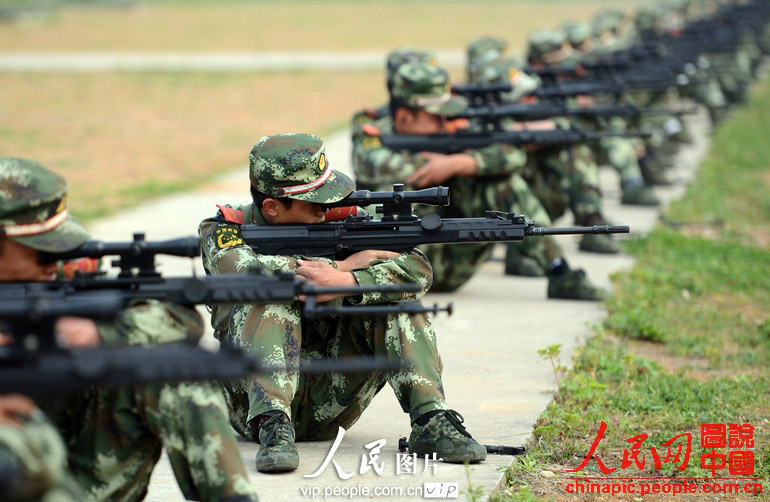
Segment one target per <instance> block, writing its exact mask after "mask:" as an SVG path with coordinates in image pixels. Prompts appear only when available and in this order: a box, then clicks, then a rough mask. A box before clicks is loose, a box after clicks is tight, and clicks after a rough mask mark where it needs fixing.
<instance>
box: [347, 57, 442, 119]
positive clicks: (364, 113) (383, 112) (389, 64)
mask: <svg viewBox="0 0 770 502" xmlns="http://www.w3.org/2000/svg"><path fill="white" fill-rule="evenodd" d="M406 63H426V64H430V65H434V66H436V65H438V62H437V60H436V54H435V53H434V52H433V51H431V50H429V49H423V48H420V47H402V48H400V49H395V50H392V51H391V52H390V53H389V54H388V57H387V58H386V59H385V85H386V87H387V90H388V94H390V88H391V87H392V85H393V79H394V78H395V76H396V71H397V70H398V69H399V68H400V67H401V65H403V64H406ZM389 114H390V109H389V105H388V103H385V104H383V105H380V106H378V107H377V108H364V109H363V110H359V111H358V112H356V113H354V114H353V119H352V120H351V125H352V131H353V132H354V133H355V131H356V130H358V128H359V127H361V126H362V125H363V124H370V123H372V122H374V121H375V120H377V119H380V118H382V117H386V116H387V115H389Z"/></svg>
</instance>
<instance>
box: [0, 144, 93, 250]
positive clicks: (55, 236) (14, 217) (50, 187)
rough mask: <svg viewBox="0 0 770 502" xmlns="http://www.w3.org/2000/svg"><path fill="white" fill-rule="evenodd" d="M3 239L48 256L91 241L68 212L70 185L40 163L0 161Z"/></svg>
mask: <svg viewBox="0 0 770 502" xmlns="http://www.w3.org/2000/svg"><path fill="white" fill-rule="evenodd" d="M0 235H1V236H3V237H6V238H8V239H10V240H12V241H15V242H18V243H19V244H23V245H24V246H27V247H30V248H32V249H36V250H38V251H43V252H46V253H63V252H65V251H71V250H73V249H75V248H77V247H78V246H80V245H81V244H83V243H84V242H86V241H87V240H89V239H90V234H89V233H88V231H87V230H86V229H85V228H84V227H83V225H81V224H80V222H79V221H77V220H76V219H75V218H74V217H73V216H71V215H70V214H69V212H68V210H67V181H66V180H65V179H64V177H62V176H61V175H59V174H56V173H54V172H52V171H49V170H48V169H46V168H44V167H43V166H41V165H40V164H38V163H37V162H33V161H31V160H27V159H20V158H14V157H6V158H0Z"/></svg>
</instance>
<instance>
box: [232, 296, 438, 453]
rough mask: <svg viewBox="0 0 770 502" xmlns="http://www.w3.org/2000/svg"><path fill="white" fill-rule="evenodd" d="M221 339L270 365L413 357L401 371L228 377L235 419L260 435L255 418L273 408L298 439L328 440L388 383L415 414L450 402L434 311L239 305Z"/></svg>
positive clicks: (239, 427)
mask: <svg viewBox="0 0 770 502" xmlns="http://www.w3.org/2000/svg"><path fill="white" fill-rule="evenodd" d="M220 341H222V342H224V343H231V344H235V345H239V346H240V347H241V348H242V349H243V350H245V351H246V352H248V353H249V354H251V355H253V356H254V357H256V358H257V359H258V360H259V362H260V363H261V364H264V365H266V366H273V367H275V366H278V367H283V366H285V365H289V366H295V367H296V366H297V365H298V364H299V362H300V360H301V359H302V360H318V359H342V358H349V357H360V356H377V357H387V358H393V359H400V358H402V357H404V358H409V361H410V364H409V366H408V368H405V369H402V370H400V371H398V372H391V373H388V372H382V371H373V372H370V373H357V374H352V373H340V372H329V373H323V374H319V375H308V374H304V373H302V374H299V373H298V372H296V371H294V372H275V373H265V374H256V375H253V376H252V377H251V378H249V379H248V380H241V381H237V382H233V383H228V384H225V385H224V387H225V394H226V399H227V401H228V407H229V409H230V421H231V424H232V426H233V428H235V430H236V431H238V432H239V433H240V434H241V435H243V436H245V437H247V438H249V439H251V440H253V441H256V440H257V436H256V430H255V429H254V428H252V427H250V426H249V422H250V421H252V420H253V419H255V418H256V417H257V416H258V415H260V414H262V413H265V412H267V411H270V410H280V411H283V412H284V413H286V414H287V415H288V416H289V417H291V419H292V422H293V423H294V426H295V431H296V437H297V439H298V440H325V439H332V438H334V437H335V436H336V435H337V431H338V428H339V427H343V428H345V429H347V428H349V427H351V426H352V425H353V424H354V423H355V422H356V421H357V420H358V419H359V417H360V416H361V414H362V413H363V411H364V409H366V407H367V406H368V405H369V403H370V402H371V401H372V399H373V398H374V396H375V394H377V392H379V391H380V389H382V388H383V387H384V386H385V384H386V383H389V384H390V386H391V387H392V388H393V390H394V391H395V394H396V398H397V399H398V401H399V403H400V404H401V408H402V409H403V410H404V412H406V413H409V415H410V418H411V420H415V419H416V418H418V417H419V416H420V415H422V414H424V413H427V412H429V411H433V410H440V409H446V408H447V406H446V402H445V398H444V389H443V386H442V383H441V369H442V367H441V358H440V356H439V353H438V348H437V346H436V334H435V332H434V331H433V326H432V325H431V323H430V320H429V319H428V317H427V315H425V314H418V315H412V316H409V315H406V314H390V315H383V316H358V317H325V318H322V319H317V320H309V319H306V318H303V317H302V315H301V309H300V304H299V302H295V303H293V304H286V305H278V304H270V305H238V306H237V307H236V308H235V310H234V311H233V315H232V316H231V318H230V328H229V330H228V334H227V335H226V336H224V337H223V339H221V340H220Z"/></svg>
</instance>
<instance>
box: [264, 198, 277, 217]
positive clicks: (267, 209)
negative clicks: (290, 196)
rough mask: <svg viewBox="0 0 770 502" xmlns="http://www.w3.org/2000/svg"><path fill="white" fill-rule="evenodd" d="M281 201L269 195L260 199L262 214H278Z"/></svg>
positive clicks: (271, 215) (272, 215)
mask: <svg viewBox="0 0 770 502" xmlns="http://www.w3.org/2000/svg"><path fill="white" fill-rule="evenodd" d="M280 205H281V203H280V202H278V201H277V200H276V199H273V198H271V197H268V198H266V199H265V200H263V201H262V214H263V215H264V216H270V217H274V216H278V214H279V207H278V206H280Z"/></svg>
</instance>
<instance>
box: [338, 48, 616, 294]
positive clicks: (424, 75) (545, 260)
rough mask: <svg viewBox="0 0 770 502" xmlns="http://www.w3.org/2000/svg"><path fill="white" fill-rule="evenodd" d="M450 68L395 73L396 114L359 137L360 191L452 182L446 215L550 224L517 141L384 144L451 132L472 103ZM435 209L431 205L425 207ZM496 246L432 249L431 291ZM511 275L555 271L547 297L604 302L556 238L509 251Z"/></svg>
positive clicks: (418, 66) (461, 278)
mask: <svg viewBox="0 0 770 502" xmlns="http://www.w3.org/2000/svg"><path fill="white" fill-rule="evenodd" d="M448 86H449V77H448V74H447V72H446V71H445V70H443V69H441V68H439V67H436V66H432V65H428V64H424V63H408V64H405V65H402V66H401V67H400V68H399V69H398V72H397V73H396V76H395V79H394V84H393V86H392V89H391V96H390V98H391V101H390V115H388V116H386V117H382V118H380V119H379V120H377V121H376V122H374V123H372V124H364V125H362V126H361V127H359V128H358V130H357V131H356V133H355V134H354V136H353V169H354V171H355V173H356V177H357V179H358V183H359V186H360V188H364V189H368V190H389V189H391V188H392V186H393V184H394V183H407V184H408V185H409V186H410V187H412V188H425V187H432V186H437V185H448V186H449V187H450V191H451V194H452V203H451V205H450V206H449V207H446V208H443V210H442V215H443V216H446V217H480V216H483V215H484V214H485V211H487V210H501V211H510V212H515V213H517V214H524V215H526V216H527V217H528V218H529V219H532V220H535V221H536V222H537V223H538V224H540V225H546V226H547V225H549V224H550V222H551V220H550V218H549V217H548V214H547V213H546V211H545V209H544V208H543V206H542V204H541V203H540V202H539V201H538V199H537V197H536V196H535V195H534V194H533V192H532V190H531V189H530V187H529V186H528V185H527V183H526V182H525V181H524V180H523V179H522V177H521V176H520V175H519V173H520V172H521V170H522V169H523V167H524V165H525V163H526V158H527V155H526V153H525V152H524V151H523V150H522V149H519V148H514V147H512V146H510V145H492V146H490V147H487V148H483V149H480V150H473V151H467V152H463V153H460V154H453V155H444V154H438V153H429V152H423V153H420V154H409V153H408V152H397V151H393V150H390V149H388V148H386V147H384V146H383V145H382V143H381V141H380V139H379V136H380V135H381V134H389V133H400V134H435V133H441V132H445V130H446V120H445V119H444V117H445V116H447V115H453V114H456V113H458V112H460V111H462V110H463V108H464V107H465V106H466V103H465V101H464V100H461V99H460V98H452V97H451V96H450V94H449V92H448ZM425 210H430V209H425ZM492 248H493V245H492V244H451V245H431V246H425V248H424V250H425V252H426V254H427V255H428V257H429V259H430V262H431V265H432V266H433V270H434V282H433V287H432V289H431V290H432V291H452V290H455V289H457V288H459V287H460V286H461V285H462V284H464V283H465V282H467V281H468V280H469V279H470V277H471V276H472V275H473V273H474V272H475V271H476V269H477V268H478V267H479V266H480V265H481V263H483V262H484V260H486V258H487V257H488V256H489V254H490V253H491V250H492ZM506 273H510V274H517V275H544V274H547V275H548V297H549V298H565V299H580V300H600V299H601V298H602V294H601V291H599V290H598V289H596V288H594V287H593V286H592V285H591V284H590V282H589V281H588V279H587V278H586V276H585V273H584V272H583V271H582V270H574V269H570V268H569V265H567V262H566V260H565V259H564V253H563V251H562V249H561V248H560V247H559V245H558V244H557V243H556V241H555V239H553V238H552V237H547V238H544V239H526V240H524V241H523V242H521V243H515V244H513V245H512V246H510V248H509V252H508V255H507V257H506Z"/></svg>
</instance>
